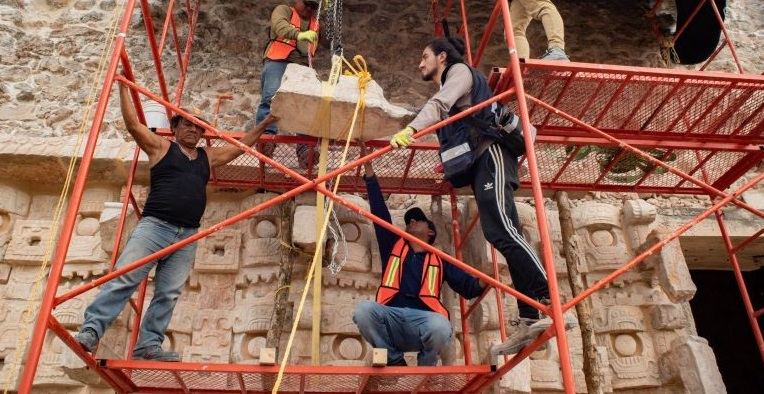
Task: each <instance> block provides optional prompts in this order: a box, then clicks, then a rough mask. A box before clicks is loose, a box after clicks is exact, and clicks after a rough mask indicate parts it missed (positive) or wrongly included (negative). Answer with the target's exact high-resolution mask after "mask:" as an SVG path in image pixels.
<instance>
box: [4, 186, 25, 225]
mask: <svg viewBox="0 0 764 394" xmlns="http://www.w3.org/2000/svg"><path fill="white" fill-rule="evenodd" d="M29 203H30V198H29V195H28V194H27V193H24V192H22V191H21V190H19V189H17V188H15V187H13V186H11V185H9V184H5V183H0V212H2V213H12V214H15V215H19V216H26V214H27V213H28V212H29ZM0 226H1V224H0ZM0 228H1V227H0Z"/></svg>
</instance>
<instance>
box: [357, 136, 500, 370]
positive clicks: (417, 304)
mask: <svg viewBox="0 0 764 394" xmlns="http://www.w3.org/2000/svg"><path fill="white" fill-rule="evenodd" d="M361 154H362V155H365V154H366V149H365V147H364V146H363V143H361ZM364 179H365V180H366V189H367V192H368V195H369V206H370V210H371V213H373V214H374V215H376V216H378V217H379V218H380V219H383V220H386V221H387V222H389V223H392V218H391V216H390V211H389V210H388V208H387V205H386V204H385V199H384V197H383V195H382V191H381V189H380V187H379V183H378V182H377V177H376V176H375V174H374V170H373V168H372V166H371V163H370V162H367V163H366V164H365V176H364ZM404 221H405V222H406V232H407V233H409V234H411V235H412V236H414V237H416V238H419V239H420V240H422V241H423V242H426V243H429V244H430V245H432V244H433V242H435V237H436V236H437V231H436V229H435V224H434V223H433V222H432V220H430V219H428V218H427V216H426V215H425V214H424V212H423V211H422V210H421V209H419V208H416V207H415V208H411V209H409V210H408V211H406V214H405V215H404ZM374 232H375V234H376V236H377V244H378V245H379V255H380V258H381V262H382V283H381V284H380V286H379V289H378V290H377V297H376V300H375V301H371V300H365V301H361V302H360V303H359V304H358V305H357V306H356V308H355V312H354V313H353V321H354V322H355V323H356V325H358V330H359V331H360V332H361V335H362V336H363V338H364V339H365V340H366V341H367V342H369V343H370V344H371V345H372V346H374V347H375V348H384V349H387V365H389V366H405V365H406V361H405V360H404V358H403V353H404V352H418V355H417V365H418V366H432V365H437V363H438V359H439V357H440V352H441V351H442V350H443V349H445V348H446V347H447V346H448V345H449V344H450V343H451V341H452V340H453V337H454V333H453V328H452V327H451V322H450V321H449V315H448V310H447V309H446V308H445V306H444V305H443V303H442V302H441V301H440V291H441V286H442V284H443V281H444V280H445V281H446V282H448V285H449V286H450V287H451V288H452V289H453V290H454V291H456V292H457V293H459V294H460V295H461V296H462V297H465V298H475V297H477V296H479V295H480V294H481V293H482V292H483V290H484V289H485V287H486V285H485V283H483V281H481V280H479V279H477V278H475V277H473V276H472V275H469V274H467V273H465V272H464V271H462V270H460V269H459V268H457V267H456V266H453V265H451V264H449V263H448V262H446V261H442V260H441V259H440V257H438V256H437V255H435V254H434V253H429V252H427V251H426V250H424V248H423V247H421V246H419V245H417V244H414V243H411V242H409V241H407V240H405V239H404V238H402V237H399V236H398V235H396V234H395V233H393V232H391V231H389V230H387V229H385V228H384V227H382V226H379V225H377V224H374Z"/></svg>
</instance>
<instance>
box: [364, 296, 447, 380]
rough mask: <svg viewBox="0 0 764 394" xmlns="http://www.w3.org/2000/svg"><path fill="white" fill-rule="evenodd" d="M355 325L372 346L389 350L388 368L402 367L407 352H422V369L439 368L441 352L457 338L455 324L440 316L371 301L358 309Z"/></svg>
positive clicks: (418, 358) (420, 362)
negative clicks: (435, 366)
mask: <svg viewBox="0 0 764 394" xmlns="http://www.w3.org/2000/svg"><path fill="white" fill-rule="evenodd" d="M353 322H355V324H356V325H357V326H358V330H359V331H360V332H361V336H363V338H364V339H365V340H366V342H369V343H370V344H371V346H374V347H375V348H384V349H387V364H388V365H399V364H400V363H402V362H403V353H404V352H419V354H418V355H417V365H418V366H433V365H437V364H438V358H439V357H440V352H441V351H442V350H443V349H445V348H446V347H447V346H448V345H450V344H451V341H452V340H453V338H454V330H453V328H452V327H451V322H449V321H448V319H446V318H445V316H443V315H441V314H439V313H436V312H432V311H424V310H420V309H413V308H397V307H390V306H386V305H382V304H379V303H377V302H374V301H369V300H364V301H361V302H360V303H359V304H358V305H356V307H355V311H354V312H353Z"/></svg>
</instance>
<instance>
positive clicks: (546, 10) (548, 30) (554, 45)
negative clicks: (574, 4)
mask: <svg viewBox="0 0 764 394" xmlns="http://www.w3.org/2000/svg"><path fill="white" fill-rule="evenodd" d="M515 3H517V7H518V8H522V9H523V10H524V11H525V15H526V16H527V18H529V19H528V20H527V22H526V24H525V26H524V29H523V38H525V37H524V34H525V29H527V27H528V23H530V19H533V20H537V21H541V24H542V25H543V26H544V34H545V35H546V40H547V49H546V51H544V53H543V54H542V55H541V56H540V58H541V59H546V60H568V57H567V55H566V54H565V26H564V23H563V21H562V16H560V12H559V11H558V10H557V7H555V5H554V3H552V1H551V0H513V1H512V5H513V6H514V5H515ZM510 13H511V8H510ZM513 23H514V21H513ZM515 31H517V29H515ZM515 37H517V32H515ZM525 43H526V44H527V40H526V41H525ZM519 46H520V44H518V51H519V50H520V48H519Z"/></svg>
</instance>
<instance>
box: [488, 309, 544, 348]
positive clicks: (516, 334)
mask: <svg viewBox="0 0 764 394" xmlns="http://www.w3.org/2000/svg"><path fill="white" fill-rule="evenodd" d="M538 321H539V320H538V319H529V318H525V317H521V318H519V319H518V320H516V321H513V322H510V323H509V324H510V325H511V326H513V327H514V329H513V330H512V332H511V333H510V334H509V335H508V336H507V340H506V341H504V342H503V343H500V344H498V345H495V346H492V347H491V350H490V352H491V355H492V356H498V355H500V354H516V353H519V352H520V350H522V349H523V348H524V347H526V346H528V344H529V343H531V342H533V340H534V339H535V338H536V336H538V334H536V335H533V334H531V330H530V327H531V325H533V324H534V323H537V322H538Z"/></svg>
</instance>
